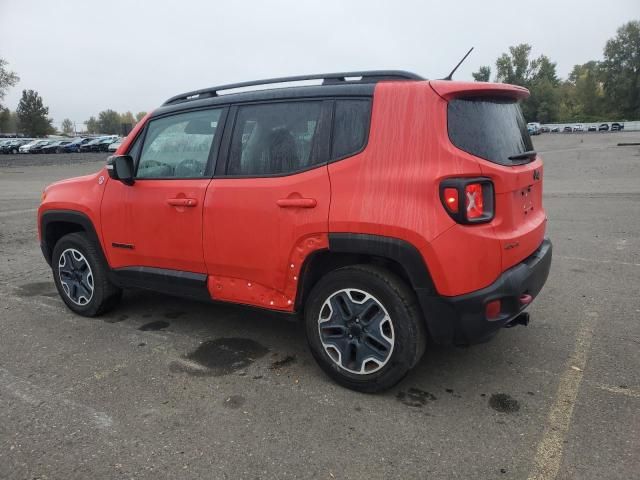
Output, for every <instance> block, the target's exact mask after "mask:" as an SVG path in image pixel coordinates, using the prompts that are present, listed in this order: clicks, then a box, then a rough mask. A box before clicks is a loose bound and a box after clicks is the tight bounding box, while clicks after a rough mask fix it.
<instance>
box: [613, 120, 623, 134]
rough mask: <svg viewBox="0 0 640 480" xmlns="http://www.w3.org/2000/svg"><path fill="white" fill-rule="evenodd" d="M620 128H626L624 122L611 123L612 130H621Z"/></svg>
mask: <svg viewBox="0 0 640 480" xmlns="http://www.w3.org/2000/svg"><path fill="white" fill-rule="evenodd" d="M620 130H624V123H618V122H613V123H612V124H611V131H612V132H619V131H620Z"/></svg>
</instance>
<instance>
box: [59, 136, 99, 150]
mask: <svg viewBox="0 0 640 480" xmlns="http://www.w3.org/2000/svg"><path fill="white" fill-rule="evenodd" d="M91 140H92V139H91V138H80V137H78V138H74V139H73V140H71V142H69V143H67V144H66V145H64V146H63V147H62V150H63V151H64V152H65V153H71V152H79V151H80V146H81V145H84V144H85V143H87V142H90V141H91Z"/></svg>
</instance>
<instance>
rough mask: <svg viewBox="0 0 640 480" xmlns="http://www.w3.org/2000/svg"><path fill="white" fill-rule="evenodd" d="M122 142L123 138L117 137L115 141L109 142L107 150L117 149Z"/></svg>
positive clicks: (113, 150)
mask: <svg viewBox="0 0 640 480" xmlns="http://www.w3.org/2000/svg"><path fill="white" fill-rule="evenodd" d="M122 142H124V138H118V139H117V140H116V141H115V142H112V143H110V144H109V146H108V147H107V151H108V152H115V151H116V150H118V148H119V147H120V145H122Z"/></svg>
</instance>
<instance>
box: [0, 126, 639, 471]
mask: <svg viewBox="0 0 640 480" xmlns="http://www.w3.org/2000/svg"><path fill="white" fill-rule="evenodd" d="M622 141H624V142H630V141H635V142H637V141H640V134H638V133H635V134H632V133H624V134H602V135H598V134H571V135H542V136H539V137H536V138H535V139H534V142H535V144H536V147H537V149H538V150H539V151H542V152H543V154H544V158H545V197H544V200H545V205H546V209H547V212H548V215H549V235H550V236H551V238H552V240H553V242H554V259H553V265H552V270H551V275H550V277H549V280H548V283H547V285H546V286H545V288H544V290H543V291H542V293H541V295H540V297H539V298H538V299H537V300H536V302H534V304H533V305H532V307H531V309H530V312H531V319H532V320H531V323H530V325H529V326H528V327H526V328H524V327H517V328H512V329H508V330H504V331H502V332H501V333H500V334H499V335H498V336H497V337H496V338H495V339H493V340H492V341H490V342H488V343H485V344H482V345H477V346H474V347H471V348H442V347H432V348H429V349H428V351H427V353H426V355H425V357H424V358H423V360H422V361H421V363H420V364H419V365H418V366H417V367H416V368H415V370H414V371H413V372H412V373H411V374H410V375H409V376H408V377H407V378H406V379H405V380H404V381H403V382H402V383H401V384H400V385H398V386H397V387H396V388H395V389H393V390H392V391H390V392H387V393H384V394H381V395H363V394H358V393H355V392H352V391H349V390H345V389H343V388H340V387H338V386H336V385H335V384H333V383H332V382H331V381H329V380H328V379H327V378H326V377H325V376H324V375H323V374H322V372H321V371H320V370H319V368H318V367H317V366H316V365H315V363H314V361H313V359H312V358H311V355H310V353H309V351H308V349H307V348H306V345H305V339H304V332H303V330H302V328H301V325H298V324H296V323H291V322H287V321H285V320H283V319H282V318H280V317H278V316H277V315H271V314H265V313H262V312H257V311H253V310H247V309H244V308H241V307H235V306H225V305H209V304H204V303H196V302H191V301H187V300H182V299H176V298H169V297H166V296H162V295H156V294H152V293H145V292H137V291H130V292H127V293H126V295H125V299H124V301H123V303H122V305H121V306H120V307H119V308H118V309H116V310H115V311H114V312H112V313H110V314H109V315H106V316H105V317H102V318H100V319H87V318H82V317H78V316H75V315H73V314H71V313H70V312H69V311H68V310H67V309H66V308H64V306H63V304H62V302H61V301H60V300H59V298H58V297H57V294H56V291H55V288H54V286H53V282H52V280H51V274H50V271H49V269H48V267H47V265H46V263H45V262H44V260H43V259H42V256H41V254H40V251H39V247H38V244H37V233H36V221H35V209H36V208H37V205H38V202H39V198H40V192H41V191H42V188H43V187H44V186H45V185H46V184H48V183H50V182H52V181H54V180H57V179H61V178H66V177H70V176H74V175H81V174H85V173H89V172H92V171H96V170H97V169H98V168H100V166H101V165H102V164H103V163H104V160H105V158H106V155H105V154H90V155H79V154H78V155H70V156H63V155H61V156H58V155H51V156H48V155H33V156H20V157H19V158H13V157H11V156H0V298H1V299H2V300H1V302H0V328H1V331H2V335H1V336H0V478H10V479H14V478H15V479H25V478H65V479H72V478H149V479H158V478H172V479H179V478H196V477H204V478H234V479H235V478H280V479H285V478H319V479H334V478H337V479H340V478H366V479H376V478H385V479H388V478H399V479H409V478H461V479H469V478H483V479H485V478H501V479H505V478H517V479H521V478H531V479H534V478H535V479H552V478H559V479H569V478H580V479H603V478H607V479H612V478H620V479H623V478H624V479H627V478H635V477H637V475H638V472H640V455H639V452H640V356H639V355H638V349H639V346H640V299H639V296H638V292H639V290H640V240H639V239H640V215H639V214H638V212H639V211H640V181H639V180H640V147H637V146H631V147H618V146H616V144H617V143H618V142H622ZM23 157H26V158H23ZM7 165H11V166H7ZM634 472H635V473H634Z"/></svg>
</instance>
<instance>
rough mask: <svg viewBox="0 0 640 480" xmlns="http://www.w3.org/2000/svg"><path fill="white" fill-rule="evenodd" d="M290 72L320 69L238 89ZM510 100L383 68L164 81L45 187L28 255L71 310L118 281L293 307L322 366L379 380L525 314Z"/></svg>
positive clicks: (542, 242) (546, 255) (530, 242)
mask: <svg viewBox="0 0 640 480" xmlns="http://www.w3.org/2000/svg"><path fill="white" fill-rule="evenodd" d="M300 80H321V83H320V84H319V85H313V86H309V85H307V86H299V83H298V85H297V86H290V87H289V88H275V89H262V90H256V89H255V86H257V85H269V84H274V83H280V84H282V83H286V82H295V81H300ZM307 83H309V82H307ZM318 83H319V82H318ZM244 87H254V89H253V90H249V91H248V90H247V88H244ZM243 89H244V91H242V90H243ZM232 90H235V91H232ZM527 95H528V91H527V90H526V89H524V88H521V87H517V86H513V85H506V84H495V83H467V82H453V81H428V80H425V79H423V78H421V77H419V76H418V75H415V74H411V73H407V72H401V71H374V72H353V73H339V74H326V75H312V76H304V77H290V78H278V79H272V80H263V81H258V82H247V83H240V84H234V85H225V86H221V87H215V88H208V89H204V90H198V91H195V92H189V93H185V94H183V95H178V96H176V97H173V98H171V99H169V100H168V101H167V102H165V103H164V105H162V107H160V108H159V109H157V110H156V111H154V112H153V113H151V114H149V115H147V116H146V117H145V118H144V119H143V120H142V121H141V122H139V123H138V125H137V126H136V127H135V129H134V130H133V131H132V132H131V134H130V135H129V136H128V137H127V139H126V140H125V141H124V142H123V144H122V145H121V146H120V148H119V149H118V151H117V152H116V155H115V156H113V157H111V158H110V159H109V160H108V162H107V165H106V167H105V168H104V169H102V170H101V171H99V172H98V173H96V174H93V175H88V176H84V177H79V178H74V179H71V180H65V181H61V182H57V183H54V184H52V185H50V186H48V187H47V188H46V189H45V191H44V192H43V196H42V204H41V206H40V209H39V211H38V224H39V235H40V240H41V245H42V251H43V253H44V256H45V258H46V260H47V261H48V262H49V264H50V265H51V267H52V270H53V277H54V280H55V284H56V287H57V289H58V291H59V293H60V296H61V297H62V299H63V300H64V302H65V303H66V304H67V306H68V307H69V308H70V309H71V310H73V311H74V312H76V313H79V314H81V315H86V316H94V315H99V314H101V313H103V312H105V311H107V310H108V309H109V308H111V307H112V306H114V304H115V303H116V302H117V301H118V299H119V298H120V296H121V292H122V289H123V288H130V287H140V288H147V289H152V290H156V291H159V292H163V293H166V294H169V295H185V296H188V297H192V298H198V299H206V300H210V301H211V300H213V301H224V302H233V303H238V304H244V305H250V306H253V307H259V308H265V309H270V310H279V311H282V312H289V313H296V312H301V313H303V316H304V321H305V324H306V332H307V337H308V341H309V346H310V349H311V352H312V354H313V356H314V357H315V358H316V360H317V361H318V363H319V364H320V366H321V367H322V369H323V370H324V371H325V372H326V373H327V374H328V375H329V376H331V377H332V378H333V379H334V380H336V381H337V382H338V383H340V384H342V385H345V386H347V387H349V388H353V389H356V390H360V391H367V392H373V391H378V390H382V389H385V388H389V387H391V386H392V385H394V384H396V383H397V382H398V381H399V380H400V379H401V378H403V377H404V375H405V374H406V373H407V372H408V371H409V369H411V368H412V367H413V366H414V365H415V364H416V363H417V362H418V360H419V359H420V357H421V355H422V353H423V352H424V350H425V347H426V345H427V339H429V340H430V341H433V342H436V343H441V344H442V343H444V344H451V343H455V344H469V343H473V342H478V341H482V340H485V339H487V338H489V337H490V336H492V335H493V334H494V333H496V332H497V331H498V330H499V329H500V328H501V327H505V326H511V325H515V324H518V323H525V324H526V322H527V321H528V315H527V314H526V313H524V312H523V310H524V309H525V308H526V306H527V305H528V304H529V303H531V301H532V299H533V298H534V297H535V296H536V295H538V293H539V292H540V290H541V288H542V286H543V284H544V282H545V281H546V279H547V276H548V273H549V268H550V265H551V243H550V242H549V240H548V239H546V238H545V228H546V222H547V217H546V215H545V212H544V210H543V208H542V177H543V168H542V160H541V159H540V157H539V156H538V155H537V154H536V152H535V151H534V150H533V146H532V143H531V139H530V138H529V135H528V133H527V125H526V122H525V120H524V118H523V116H522V113H521V111H520V108H519V106H518V100H519V99H522V98H525V97H526V96H527Z"/></svg>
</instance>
